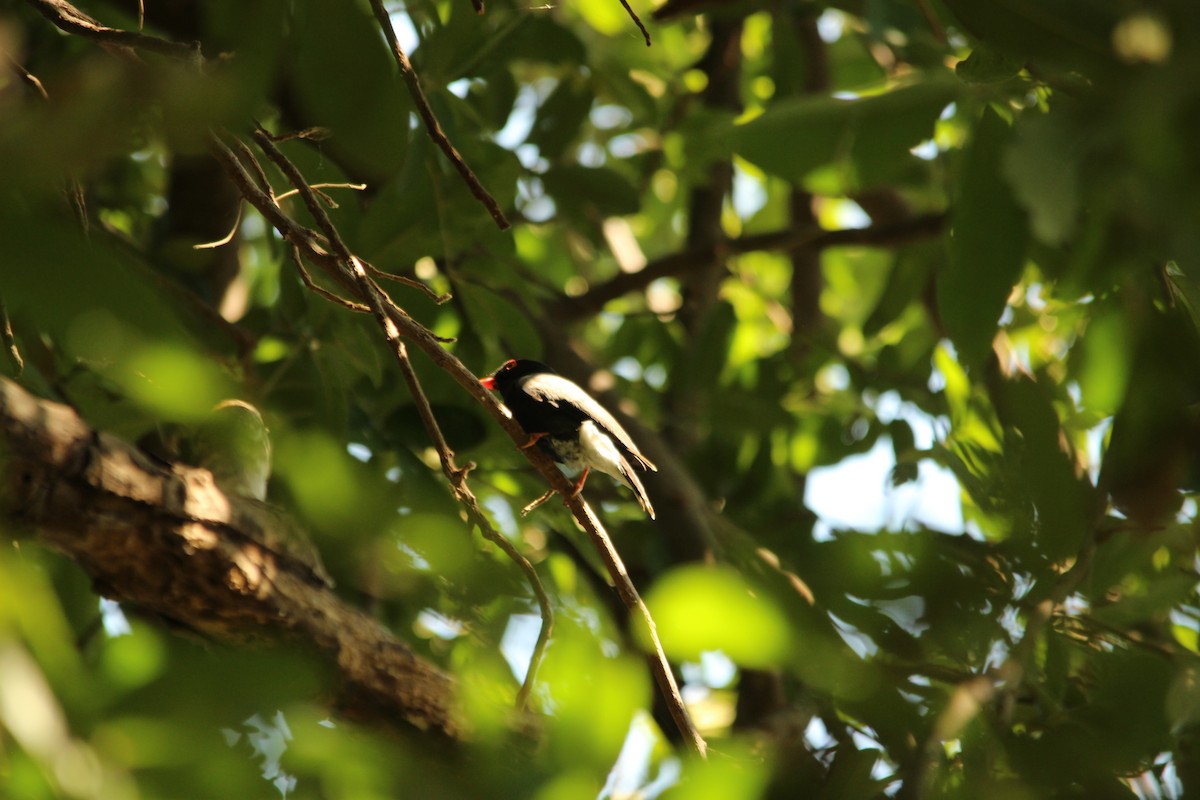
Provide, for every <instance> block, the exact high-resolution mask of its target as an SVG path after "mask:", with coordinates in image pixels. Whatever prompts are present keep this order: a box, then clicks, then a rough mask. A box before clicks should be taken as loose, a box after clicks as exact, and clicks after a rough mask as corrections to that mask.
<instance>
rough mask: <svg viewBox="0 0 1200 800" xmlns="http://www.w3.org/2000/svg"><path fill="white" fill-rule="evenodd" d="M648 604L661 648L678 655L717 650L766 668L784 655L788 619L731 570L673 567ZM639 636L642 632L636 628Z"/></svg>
mask: <svg viewBox="0 0 1200 800" xmlns="http://www.w3.org/2000/svg"><path fill="white" fill-rule="evenodd" d="M646 604H647V605H648V606H649V607H650V609H651V611H652V612H653V614H654V620H655V623H656V625H657V627H658V632H659V635H660V636H661V637H662V642H663V647H664V648H665V649H666V651H667V652H668V653H669V654H671V655H672V656H674V657H676V658H684V659H688V660H692V661H695V660H698V659H699V658H700V654H701V653H703V652H705V651H709V650H720V651H722V652H724V653H725V654H726V655H727V656H729V657H730V658H731V659H733V661H734V662H735V663H738V664H743V665H746V666H759V667H765V666H770V665H777V664H779V663H781V662H782V661H783V659H784V658H785V657H786V655H787V651H788V647H789V644H788V643H789V640H790V638H791V637H790V632H789V629H788V625H787V621H786V619H785V618H784V617H783V615H782V614H781V613H780V611H779V609H777V608H776V607H775V606H774V605H773V604H772V603H770V602H768V601H767V600H766V598H765V597H763V596H762V595H759V594H755V593H754V592H752V591H751V588H750V586H749V585H748V584H746V582H745V580H744V579H743V578H742V577H741V576H740V575H739V574H738V573H736V572H734V571H733V570H731V569H726V568H722V569H712V568H709V567H683V568H680V569H676V570H674V571H673V572H670V573H668V574H667V575H665V576H664V577H662V578H660V579H659V581H658V583H656V584H655V585H654V587H653V588H652V590H651V591H650V593H649V594H648V595H647V597H646ZM638 635H639V636H643V637H644V636H645V634H644V632H643V631H642V630H641V629H640V628H639V629H638ZM645 644H646V642H645V641H644V640H643V645H645Z"/></svg>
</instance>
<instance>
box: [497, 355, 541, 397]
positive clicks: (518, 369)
mask: <svg viewBox="0 0 1200 800" xmlns="http://www.w3.org/2000/svg"><path fill="white" fill-rule="evenodd" d="M542 372H551V373H553V372H554V370H553V369H551V368H550V367H548V366H546V365H545V364H543V363H542V362H540V361H534V360H533V359H529V358H510V359H509V360H508V361H505V362H504V363H503V364H501V365H500V369H498V370H496V371H495V372H494V373H492V374H491V375H490V376H488V377H486V378H484V379H482V380H481V381H480V383H482V384H483V387H484V388H485V389H493V390H495V391H498V392H500V393H501V394H503V393H504V391H505V390H506V389H507V388H508V387H509V386H512V385H513V384H514V383H516V382H517V381H518V380H520V379H521V378H524V377H525V376H526V375H537V374H539V373H542Z"/></svg>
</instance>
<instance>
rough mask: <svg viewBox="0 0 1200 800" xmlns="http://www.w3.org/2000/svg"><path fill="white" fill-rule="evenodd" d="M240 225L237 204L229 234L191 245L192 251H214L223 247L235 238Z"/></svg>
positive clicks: (240, 206) (239, 208) (240, 213)
mask: <svg viewBox="0 0 1200 800" xmlns="http://www.w3.org/2000/svg"><path fill="white" fill-rule="evenodd" d="M241 224H242V204H241V203H238V207H237V216H236V217H234V220H233V227H232V228H230V229H229V233H227V234H225V235H224V236H222V237H221V238H220V239H217V240H215V241H212V242H201V243H200V244H194V245H192V249H193V250H216V249H217V248H218V247H224V246H225V245H227V244H229V243H230V242H232V241H233V237H234V236H237V232H238V226H239V225H241Z"/></svg>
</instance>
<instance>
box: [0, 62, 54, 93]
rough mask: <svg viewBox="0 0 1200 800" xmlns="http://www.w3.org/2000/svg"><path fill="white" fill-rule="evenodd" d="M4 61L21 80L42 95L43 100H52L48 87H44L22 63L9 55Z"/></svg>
mask: <svg viewBox="0 0 1200 800" xmlns="http://www.w3.org/2000/svg"><path fill="white" fill-rule="evenodd" d="M4 60H5V61H7V62H8V66H9V69H11V70H12V71H13V72H15V73H17V75H18V76H20V78H21V80H23V81H25V83H27V84H29V86H30V88H32V89H33V90H34V91H35V92H37V93H38V94H39V95H41V97H42V99H43V100H49V99H50V95H49V94H47V93H46V87H45V86H42V82H41V81H40V80H38V77H37V76H36V75H34V74H33V73H32V72H30V71H29V70H27V69H25V67H24V65H22V64H21V62H19V61H17V60H16V59H15V58H13V57H12V56H11V55H9V54H8V53H5V54H4Z"/></svg>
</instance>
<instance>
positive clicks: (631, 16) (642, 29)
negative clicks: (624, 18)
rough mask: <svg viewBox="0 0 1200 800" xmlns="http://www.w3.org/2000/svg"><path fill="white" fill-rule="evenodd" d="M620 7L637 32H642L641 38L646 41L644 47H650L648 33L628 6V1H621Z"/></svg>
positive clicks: (635, 13)
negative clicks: (627, 15) (636, 27)
mask: <svg viewBox="0 0 1200 800" xmlns="http://www.w3.org/2000/svg"><path fill="white" fill-rule="evenodd" d="M621 5H622V7H624V9H625V11H626V12H627V13H628V14H629V16H630V18H631V19H632V20H633V24H634V25H637V26H638V30H639V31H641V32H642V38H643V39H645V40H646V47H649V46H650V31H648V30H646V26H645V25H643V24H642V20H641V18H640V17H638V15H637V12H635V11H634V10H633V9H632V8H630V6H629V0H621Z"/></svg>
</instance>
